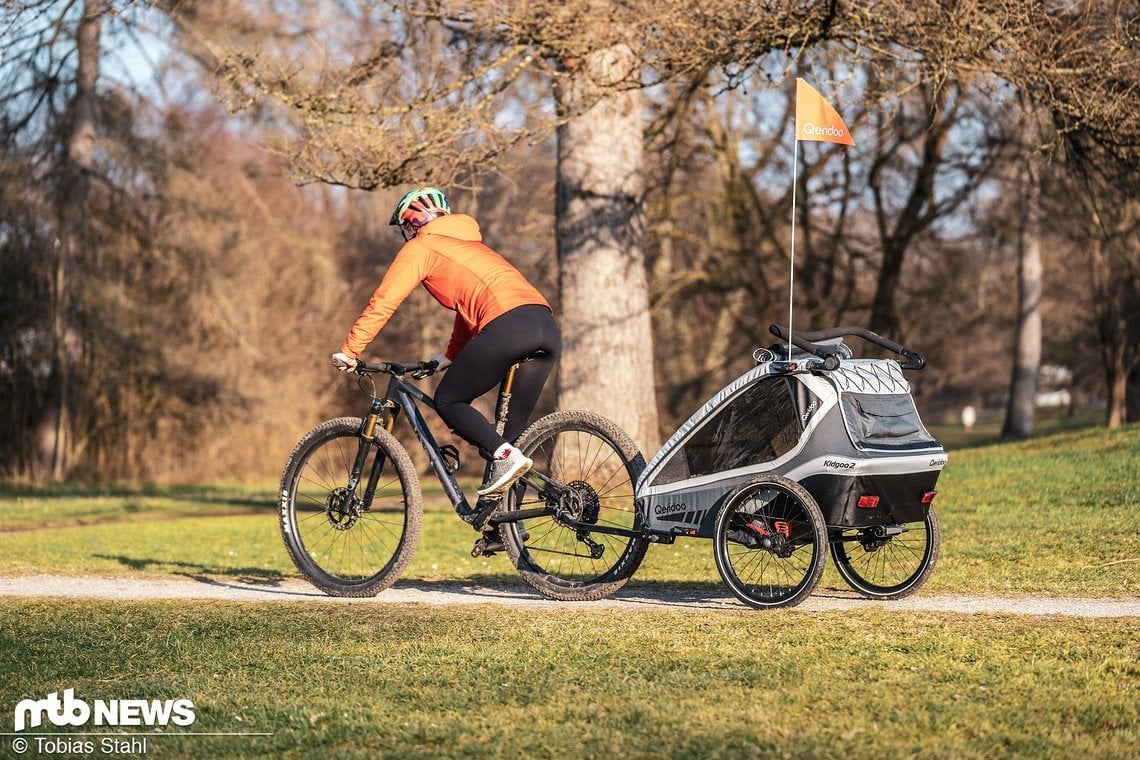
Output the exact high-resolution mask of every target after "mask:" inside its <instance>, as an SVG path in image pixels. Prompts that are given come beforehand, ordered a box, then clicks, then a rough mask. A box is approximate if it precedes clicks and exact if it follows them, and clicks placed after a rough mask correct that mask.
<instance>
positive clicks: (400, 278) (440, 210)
mask: <svg viewBox="0 0 1140 760" xmlns="http://www.w3.org/2000/svg"><path fill="white" fill-rule="evenodd" d="M388 223H389V224H391V225H397V226H399V228H400V232H402V233H403V236H404V241H405V242H404V245H403V247H402V248H400V250H399V252H398V253H397V254H396V258H395V259H394V260H393V261H392V264H391V265H390V266H389V267H388V271H387V272H385V274H384V277H383V279H381V281H380V285H379V286H378V287H377V288H376V292H374V293H373V294H372V300H370V301H369V302H368V305H367V306H366V307H365V309H364V311H363V312H361V314H360V316H359V317H358V318H357V319H356V322H355V324H353V326H352V329H351V330H349V332H348V337H347V338H345V341H344V345H343V346H341V349H340V351H338V352H337V353H335V354H333V355H332V361H333V364H334V365H335V366H336V367H337V368H338V369H340V370H341V371H346V372H347V371H349V370H351V369H354V368H355V366H356V357H358V356H359V355H360V353H361V352H362V351H363V350H364V349H365V347H366V346H367V345H368V344H369V343H371V342H372V340H373V339H374V338H375V337H376V336H377V334H379V332H380V330H381V329H382V328H383V327H384V325H385V324H387V322H388V319H389V318H390V317H391V316H392V314H393V312H395V310H396V308H397V307H398V306H399V305H400V304H401V303H402V302H403V300H404V299H405V298H407V296H408V295H409V294H410V293H411V292H412V290H414V289H415V287H416V285H419V284H422V285H423V286H424V288H426V289H427V291H428V292H429V293H431V294H432V296H433V297H435V299H436V300H437V301H438V302H439V303H440V304H441V305H443V306H444V307H445V308H447V309H451V310H452V311H454V312H455V326H454V328H453V330H452V333H451V340H450V341H449V342H448V344H447V348H446V350H444V351H443V352H442V353H439V354H436V355H435V356H433V357H432V361H435V362H436V363H437V365H438V368H439V369H444V368H447V367H450V369H449V370H448V372H447V374H446V375H444V377H443V380H442V381H441V382H440V383H439V386H438V387H437V388H436V392H435V402H436V406H437V408H438V410H439V416H440V417H441V418H442V419H443V421H444V422H445V423H446V424H447V425H448V427H450V428H451V429H452V430H453V431H455V433H456V434H458V435H459V436H460V437H461V438H463V439H464V440H466V441H467V442H468V443H471V444H473V445H474V446H476V447H478V449H479V451H480V454H481V455H482V456H483V458H484V459H487V460H489V463H490V464H489V466H488V467H487V470H486V474H485V476H484V480H483V485H482V486H481V487H480V488H479V489H478V493H479V495H480V496H493V495H495V494H501V493H503V492H504V491H506V490H507V489H509V488H510V487H511V485H512V484H513V483H514V482H515V481H516V480H518V478H520V477H521V476H522V475H523V474H525V473H526V471H527V470H528V469H530V466H531V464H532V462H531V460H530V459H529V458H528V457H526V456H525V455H524V454H523V453H522V452H521V451H519V450H518V449H517V448H515V447H514V446H513V445H512V444H513V442H514V440H515V439H516V438H518V436H519V434H520V433H522V431H523V429H524V428H525V427H526V425H527V422H528V421H529V419H530V415H531V412H532V411H533V410H534V406H535V404H536V403H537V402H538V396H539V393H541V391H542V387H543V385H545V384H546V379H547V377H548V376H549V375H550V372H551V370H552V369H553V368H554V365H555V363H556V362H557V361H558V357H559V354H560V353H561V347H562V340H561V335H560V333H559V331H558V325H557V324H556V322H555V320H554V315H553V313H552V310H551V308H550V304H549V303H547V301H546V299H545V298H543V297H542V294H541V293H539V292H538V290H537V289H535V287H534V286H533V285H531V284H530V283H529V282H528V281H527V280H526V278H525V277H523V276H522V274H520V273H519V271H518V270H517V269H515V267H513V266H512V265H511V264H510V263H508V262H507V260H506V259H504V258H503V257H502V256H500V255H499V254H498V253H496V252H495V251H494V250H492V249H491V248H490V247H488V246H487V245H485V244H484V243H483V236H482V234H481V233H480V231H479V225H478V223H477V222H476V221H475V220H474V219H473V218H471V217H470V216H468V215H466V214H456V213H452V211H451V206H450V205H449V204H448V202H447V198H446V197H445V196H444V194H443V192H442V191H441V190H439V189H438V188H435V187H420V188H417V189H415V190H412V191H410V192H408V193H407V194H406V195H404V197H403V198H401V199H400V202H399V203H398V204H396V210H395V211H394V212H393V213H392V218H391V219H390V220H389V222H388ZM528 356H533V357H534V358H533V360H531V361H527V362H525V363H523V364H522V366H520V367H519V369H518V372H517V373H516V375H515V381H514V387H513V391H512V397H511V409H510V415H509V416H508V418H507V425H506V429H505V430H504V431H503V435H499V434H498V433H497V432H496V431H495V428H494V426H492V425H491V423H490V422H488V421H487V419H486V418H485V417H484V416H483V415H482V414H480V413H479V412H478V411H477V410H476V409H475V408H474V407H472V406H471V402H472V401H474V400H475V399H476V398H478V397H479V396H482V395H483V394H484V393H486V392H487V391H489V390H491V389H492V388H494V387H495V386H497V385H498V384H499V382H500V381H501V380H502V379H503V377H504V376H505V375H506V374H507V371H508V370H509V369H510V367H511V365H513V364H515V363H516V362H518V361H519V360H521V359H523V358H525V357H528Z"/></svg>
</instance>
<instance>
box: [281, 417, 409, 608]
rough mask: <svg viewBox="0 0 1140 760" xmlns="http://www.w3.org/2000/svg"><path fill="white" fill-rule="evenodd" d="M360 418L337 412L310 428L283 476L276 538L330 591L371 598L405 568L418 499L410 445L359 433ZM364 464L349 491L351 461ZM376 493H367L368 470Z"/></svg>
mask: <svg viewBox="0 0 1140 760" xmlns="http://www.w3.org/2000/svg"><path fill="white" fill-rule="evenodd" d="M360 424H361V421H360V419H359V418H356V417H340V418H338V419H334V420H328V421H327V422H323V423H321V424H320V425H318V426H317V427H315V428H313V429H312V430H311V431H309V433H308V434H306V435H305V437H304V438H302V439H301V440H300V442H299V443H298V444H297V446H296V447H295V448H294V449H293V453H292V455H290V457H289V462H288V463H287V464H286V466H285V471H284V473H283V474H282V476H281V491H280V502H279V503H278V513H279V518H280V525H281V536H282V538H283V539H284V541H285V548H286V549H287V550H288V551H289V556H290V557H291V558H292V560H293V564H294V565H296V566H297V569H298V570H299V571H300V572H301V574H302V575H303V576H305V578H306V579H308V581H309V582H310V583H312V584H313V585H314V586H316V587H317V588H319V589H321V590H322V591H324V592H325V593H327V594H330V595H332V596H375V595H376V594H378V593H380V592H381V591H383V590H384V589H386V588H388V587H389V586H391V585H392V584H393V583H394V582H395V581H396V579H397V578H398V577H399V576H400V573H401V572H403V570H404V568H405V567H406V566H407V564H408V561H409V560H410V559H411V558H412V554H414V553H415V551H416V546H417V544H418V543H419V538H420V527H421V524H422V521H423V498H422V496H421V494H420V485H419V480H418V478H417V476H416V471H415V468H414V467H413V466H412V461H411V459H410V458H409V457H408V453H407V451H405V450H404V447H403V446H401V445H400V443H399V441H397V440H396V439H395V438H394V437H393V436H392V435H391V434H390V433H388V432H387V431H385V430H377V431H376V434H375V436H374V437H373V438H372V439H371V440H365V439H363V438H361V437H360V435H359V430H360ZM361 446H364V447H365V451H364V452H363V453H364V454H365V459H364V467H363V469H362V471H361V473H360V479H359V482H358V483H357V484H356V485H355V487H354V488H352V489H351V490H350V489H349V480H350V476H351V473H352V468H353V463H354V461H355V460H356V458H357V456H358V455H359V454H360V453H362V452H361ZM374 471H376V472H378V474H379V478H378V480H377V484H376V491H375V493H374V495H373V497H372V499H371V500H370V501H368V500H367V499H366V494H365V490H366V486H367V484H368V480H369V476H370V475H371V474H372V473H373V472H374Z"/></svg>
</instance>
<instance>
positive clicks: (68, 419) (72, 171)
mask: <svg viewBox="0 0 1140 760" xmlns="http://www.w3.org/2000/svg"><path fill="white" fill-rule="evenodd" d="M106 12H107V3H106V0H86V2H85V3H84V6H83V17H82V18H81V19H80V20H79V25H78V27H77V28H76V35H75V40H76V60H77V63H76V70H75V96H74V97H73V98H72V101H71V114H70V115H71V124H70V129H69V131H68V135H67V154H66V156H65V157H64V159H63V161H64V163H63V167H62V171H61V172H60V178H61V185H60V189H59V203H60V209H59V238H58V244H57V245H56V259H55V268H54V271H53V273H52V283H51V298H52V301H51V309H52V341H53V344H54V357H53V364H54V366H53V368H52V378H53V382H54V388H53V390H52V397H53V402H54V405H55V414H54V415H53V416H54V418H55V419H54V425H53V426H52V430H53V438H54V440H53V441H52V443H51V479H52V480H54V481H61V480H63V479H64V478H65V477H66V476H67V474H68V472H69V471H70V469H71V467H72V464H73V463H72V461H71V460H72V457H71V452H72V449H73V442H72V440H71V432H72V427H73V413H72V396H73V392H72V387H71V375H72V372H73V368H72V364H73V356H74V355H75V353H76V351H75V346H74V345H72V343H73V335H74V333H73V325H72V315H71V311H72V297H71V296H72V291H73V284H72V282H71V276H72V272H73V269H74V267H75V263H76V262H77V261H78V260H79V257H80V255H81V254H82V253H83V252H84V249H85V246H86V227H87V196H88V192H89V190H90V185H91V174H92V171H93V169H94V161H95V159H94V155H95V119H96V116H95V105H96V103H95V100H96V98H95V84H96V80H97V79H98V77H99V54H100V33H101V31H102V25H103V16H104V15H105V14H106Z"/></svg>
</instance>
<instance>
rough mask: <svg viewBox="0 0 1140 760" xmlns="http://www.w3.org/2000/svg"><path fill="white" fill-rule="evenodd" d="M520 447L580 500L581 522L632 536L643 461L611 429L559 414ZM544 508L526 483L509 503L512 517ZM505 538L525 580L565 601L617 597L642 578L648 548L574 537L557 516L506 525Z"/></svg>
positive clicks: (596, 418) (582, 415) (612, 538)
mask: <svg viewBox="0 0 1140 760" xmlns="http://www.w3.org/2000/svg"><path fill="white" fill-rule="evenodd" d="M515 445H516V446H518V448H519V449H521V450H522V451H523V452H524V453H525V454H526V455H527V456H528V457H530V458H531V459H533V460H534V469H535V470H536V471H538V472H541V473H543V474H545V475H546V476H547V477H550V478H552V479H553V480H555V481H557V482H558V483H561V484H562V485H565V486H567V487H569V488H571V489H573V490H574V491H575V492H576V496H577V503H578V504H579V505H580V509H581V514H580V515H576V516H575V517H576V519H578V520H580V521H581V522H585V523H590V524H592V525H599V526H608V527H615V528H623V529H627V530H630V531H632V530H633V527H634V524H635V514H636V509H635V506H634V498H633V496H634V485H635V484H636V483H637V478H638V476H639V475H640V474H641V472H642V470H644V469H645V459H644V458H643V457H642V455H641V453H640V452H639V451H638V450H637V445H636V444H635V443H634V442H633V441H632V440H631V439H630V437H629V436H628V435H626V433H625V432H624V431H622V429H621V428H619V427H618V426H617V425H616V424H614V423H613V422H612V421H610V420H608V419H606V418H605V417H602V416H600V415H597V414H593V413H590V412H583V411H564V412H555V413H554V414H550V415H547V416H546V417H543V418H542V419H540V420H538V421H536V422H535V423H534V424H533V425H531V426H530V427H529V428H527V429H526V430H525V431H524V432H523V434H522V435H521V436H519V439H518V441H517V442H516V444H515ZM544 505H545V502H544V501H543V500H542V499H541V498H540V497H539V495H538V494H537V493H536V492H535V490H534V489H533V488H531V487H530V486H529V485H527V484H526V483H521V482H520V483H519V484H518V485H516V486H515V487H514V488H512V489H511V490H510V491H509V492H508V494H507V496H506V498H505V499H504V509H505V510H507V511H513V510H527V509H537V508H541V507H543V506H544ZM499 532H500V535H501V536H502V538H503V544H504V546H505V547H506V550H507V554H508V555H509V556H510V558H511V562H513V563H514V566H515V569H516V570H518V572H519V574H520V575H521V576H522V577H523V579H524V580H525V581H526V582H527V583H529V584H530V585H531V586H533V587H534V588H535V589H536V590H538V591H539V592H541V593H542V594H544V595H546V596H548V597H550V598H552V599H559V600H563V601H588V600H592V599H601V598H602V597H604V596H606V595H608V594H612V593H613V592H614V591H616V590H618V589H619V588H621V587H622V586H623V585H625V583H626V581H627V580H629V577H630V576H631V575H633V573H634V572H636V570H637V568H638V567H639V566H640V565H641V561H642V560H643V559H644V558H645V551H646V549H647V548H648V546H649V541H648V540H647V539H645V538H639V537H636V536H632V535H629V536H626V535H615V534H612V533H598V532H595V531H589V530H576V529H574V528H570V527H568V526H566V525H564V524H563V523H561V522H559V521H558V520H557V519H556V518H555V517H554V516H553V515H549V516H545V517H540V518H533V519H530V520H526V521H525V524H524V523H523V522H513V523H502V524H500V525H499Z"/></svg>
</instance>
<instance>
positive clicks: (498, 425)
mask: <svg viewBox="0 0 1140 760" xmlns="http://www.w3.org/2000/svg"><path fill="white" fill-rule="evenodd" d="M518 369H519V365H518V362H516V363H514V364H512V365H511V368H510V369H509V370H507V376H506V377H504V378H503V382H502V384H500V385H499V402H498V403H497V404H496V405H495V432H497V433H498V434H499V435H502V434H503V431H504V430H506V429H507V414H508V413H509V412H510V410H511V388H512V387H513V386H514V384H515V373H516V372H517V371H518Z"/></svg>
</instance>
